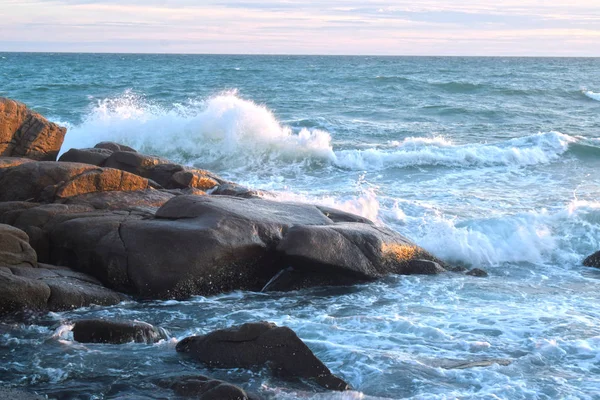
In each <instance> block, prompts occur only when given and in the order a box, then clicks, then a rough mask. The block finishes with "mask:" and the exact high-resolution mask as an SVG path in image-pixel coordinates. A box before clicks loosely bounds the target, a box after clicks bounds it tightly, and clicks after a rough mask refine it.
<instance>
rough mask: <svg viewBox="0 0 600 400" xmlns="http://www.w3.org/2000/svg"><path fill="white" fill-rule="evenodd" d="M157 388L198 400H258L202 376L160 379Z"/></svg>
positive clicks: (237, 388) (258, 398) (227, 385)
mask: <svg viewBox="0 0 600 400" xmlns="http://www.w3.org/2000/svg"><path fill="white" fill-rule="evenodd" d="M158 384H159V386H161V387H164V388H168V389H171V390H173V391H174V392H175V393H176V394H177V395H178V396H181V397H186V398H194V399H199V400H260V397H259V396H257V395H256V394H253V393H246V392H245V391H244V389H242V388H240V387H238V386H235V385H232V384H230V383H227V382H224V381H221V380H218V379H211V378H209V377H206V376H203V375H195V376H182V377H177V378H171V379H162V380H160V381H159V382H158Z"/></svg>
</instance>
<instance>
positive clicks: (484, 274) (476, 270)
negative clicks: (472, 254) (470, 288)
mask: <svg viewBox="0 0 600 400" xmlns="http://www.w3.org/2000/svg"><path fill="white" fill-rule="evenodd" d="M467 275H469V276H476V277H479V278H487V277H488V273H487V272H485V271H484V270H482V269H480V268H473V269H472V270H470V271H469V272H467Z"/></svg>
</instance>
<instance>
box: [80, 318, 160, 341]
mask: <svg viewBox="0 0 600 400" xmlns="http://www.w3.org/2000/svg"><path fill="white" fill-rule="evenodd" d="M73 339H75V341H77V342H80V343H111V344H123V343H129V342H136V343H147V344H152V343H156V342H158V341H159V340H161V339H167V333H166V331H165V330H164V329H161V328H156V327H154V326H152V325H150V324H148V323H146V322H140V321H107V320H103V319H88V320H80V321H75V324H74V325H73Z"/></svg>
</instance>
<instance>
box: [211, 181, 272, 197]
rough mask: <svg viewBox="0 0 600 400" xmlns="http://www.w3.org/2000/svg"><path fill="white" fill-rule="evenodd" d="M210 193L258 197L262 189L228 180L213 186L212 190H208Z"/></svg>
mask: <svg viewBox="0 0 600 400" xmlns="http://www.w3.org/2000/svg"><path fill="white" fill-rule="evenodd" d="M210 194H212V195H217V196H232V197H242V198H245V199H251V198H260V197H262V196H263V192H262V191H258V190H252V189H248V188H247V187H244V186H241V185H238V184H236V183H229V182H227V183H222V184H220V185H219V186H217V187H215V188H213V190H211V191H210Z"/></svg>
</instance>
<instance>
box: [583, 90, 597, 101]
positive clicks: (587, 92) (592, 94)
mask: <svg viewBox="0 0 600 400" xmlns="http://www.w3.org/2000/svg"><path fill="white" fill-rule="evenodd" d="M583 94H585V95H586V96H587V97H589V98H590V99H592V100H596V101H600V93H597V92H592V91H591V90H584V91H583Z"/></svg>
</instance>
